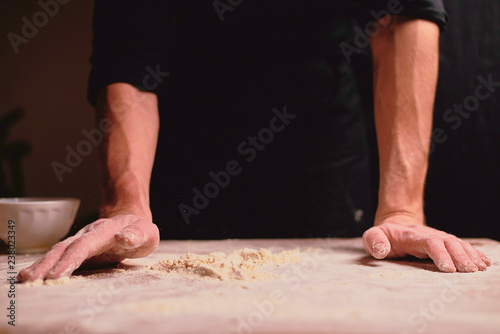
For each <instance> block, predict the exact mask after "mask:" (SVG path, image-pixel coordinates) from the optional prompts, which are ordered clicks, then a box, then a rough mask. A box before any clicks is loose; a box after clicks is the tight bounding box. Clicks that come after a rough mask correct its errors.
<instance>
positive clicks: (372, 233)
mask: <svg viewBox="0 0 500 334" xmlns="http://www.w3.org/2000/svg"><path fill="white" fill-rule="evenodd" d="M363 246H364V247H365V251H366V252H367V253H368V254H370V255H371V256H373V257H374V258H376V259H383V258H385V257H386V256H387V255H388V254H389V253H390V251H391V243H390V242H389V239H388V238H387V235H386V234H385V233H384V231H383V230H382V229H381V228H380V227H378V226H374V227H372V228H370V229H368V230H366V231H365V233H363Z"/></svg>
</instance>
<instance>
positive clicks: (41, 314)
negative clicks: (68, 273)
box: [0, 239, 500, 334]
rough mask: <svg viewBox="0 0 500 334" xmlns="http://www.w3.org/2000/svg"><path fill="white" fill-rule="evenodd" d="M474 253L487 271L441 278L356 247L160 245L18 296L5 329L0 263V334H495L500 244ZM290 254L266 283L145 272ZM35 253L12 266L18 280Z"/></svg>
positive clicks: (420, 265) (499, 318)
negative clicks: (197, 259) (181, 261)
mask: <svg viewBox="0 0 500 334" xmlns="http://www.w3.org/2000/svg"><path fill="white" fill-rule="evenodd" d="M471 242H472V243H473V244H474V245H475V246H476V247H478V248H479V249H480V250H482V251H483V252H484V253H485V254H486V255H487V256H489V257H490V258H491V259H492V261H493V265H492V266H491V267H490V268H489V269H488V270H487V271H486V272H476V273H469V274H464V273H453V274H445V273H440V272H438V271H437V268H436V267H435V266H434V264H433V263H432V262H430V261H427V260H413V259H405V260H398V261H379V260H374V259H372V258H370V257H368V256H366V254H365V253H364V251H363V249H362V245H361V240H360V239H328V240H327V239H302V240H223V241H162V242H161V245H160V247H159V249H158V250H157V251H156V252H155V253H154V254H152V255H151V256H149V257H147V258H145V259H138V260H127V261H125V262H124V264H123V265H120V266H119V267H117V268H109V269H104V270H98V271H85V272H80V273H77V274H76V275H75V276H74V277H73V278H72V279H70V280H68V281H67V282H65V284H62V285H40V286H29V285H26V284H17V285H16V287H15V288H16V298H15V302H16V322H15V324H16V326H15V327H12V326H10V325H8V324H7V321H9V319H8V318H7V317H6V315H7V312H8V310H6V308H7V307H8V306H9V304H8V303H9V298H7V294H8V289H9V285H8V282H7V281H6V279H5V277H6V276H7V272H8V271H9V270H8V267H7V255H2V256H1V266H0V272H1V273H2V277H4V279H2V283H1V284H0V295H1V296H2V297H1V301H2V302H1V307H0V308H1V309H2V310H3V311H2V314H1V317H0V319H2V320H1V323H0V333H54V334H55V333H398V334H406V333H500V266H499V264H498V262H499V260H500V243H499V242H497V241H492V240H488V239H473V240H471ZM245 247H247V248H255V249H259V248H270V249H271V250H272V251H273V252H277V251H281V250H287V249H296V248H299V249H300V250H301V251H302V252H305V254H304V255H305V258H304V259H303V260H301V261H300V262H299V263H297V264H292V265H283V266H280V267H275V268H270V269H269V270H271V271H273V272H274V273H276V274H277V275H278V278H276V279H272V280H268V281H264V282H241V281H220V280H218V279H214V278H206V277H205V278H197V277H190V278H186V277H180V276H179V275H173V274H169V273H166V272H158V271H154V270H151V269H149V268H148V265H152V264H154V263H157V262H158V261H159V260H163V259H166V258H171V259H173V258H177V257H179V256H181V255H184V254H186V253H187V252H192V253H196V254H206V253H209V252H213V251H223V252H226V253H229V252H231V251H233V250H235V249H239V248H245ZM40 256H41V254H33V255H17V258H16V261H17V262H16V271H19V270H20V269H22V268H24V267H26V266H28V265H29V264H30V263H32V262H33V261H34V260H36V259H37V258H39V257H40Z"/></svg>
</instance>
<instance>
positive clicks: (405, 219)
mask: <svg viewBox="0 0 500 334" xmlns="http://www.w3.org/2000/svg"><path fill="white" fill-rule="evenodd" d="M375 225H376V226H374V227H372V228H370V229H368V230H367V231H366V232H365V233H364V234H363V246H364V248H365V250H366V252H367V253H368V254H370V255H371V256H373V257H374V258H376V259H386V258H400V257H405V256H408V255H412V256H415V257H417V258H420V259H425V258H431V259H432V260H433V261H434V263H435V264H436V266H437V267H438V269H439V270H441V271H443V272H448V273H452V272H456V271H459V272H475V271H478V270H481V271H483V270H486V268H487V267H488V266H490V265H491V260H490V259H489V258H488V257H487V256H486V255H484V254H483V253H482V252H481V251H479V250H477V249H476V248H474V247H473V246H472V245H471V244H470V243H468V242H467V241H464V240H461V239H459V238H457V237H456V236H454V235H452V234H448V233H446V232H443V231H439V230H436V229H434V228H432V227H429V226H426V225H425V224H424V223H423V222H422V219H420V218H418V217H417V216H412V215H407V214H394V215H391V216H388V217H386V218H384V219H382V220H381V221H379V222H376V224H375Z"/></svg>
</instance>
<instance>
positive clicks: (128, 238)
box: [116, 232, 135, 246]
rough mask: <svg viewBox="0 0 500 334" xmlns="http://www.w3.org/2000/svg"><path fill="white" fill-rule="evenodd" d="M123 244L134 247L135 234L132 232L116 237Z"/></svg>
mask: <svg viewBox="0 0 500 334" xmlns="http://www.w3.org/2000/svg"><path fill="white" fill-rule="evenodd" d="M116 236H117V237H118V238H119V239H120V242H121V243H122V244H125V245H129V246H130V245H133V244H134V241H135V234H134V233H131V232H120V233H118V234H117V235H116Z"/></svg>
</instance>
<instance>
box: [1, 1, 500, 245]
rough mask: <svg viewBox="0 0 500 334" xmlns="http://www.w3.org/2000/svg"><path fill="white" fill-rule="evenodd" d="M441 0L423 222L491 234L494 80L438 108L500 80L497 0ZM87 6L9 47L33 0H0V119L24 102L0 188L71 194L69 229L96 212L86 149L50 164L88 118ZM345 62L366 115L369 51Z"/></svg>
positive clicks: (497, 129)
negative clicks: (438, 134) (438, 135)
mask: <svg viewBox="0 0 500 334" xmlns="http://www.w3.org/2000/svg"><path fill="white" fill-rule="evenodd" d="M445 5H446V9H447V11H448V13H449V16H450V22H449V25H448V28H447V30H446V31H445V32H444V33H443V34H442V36H441V56H440V57H441V60H440V76H439V83H438V90H437V98H436V106H435V118H434V128H435V129H438V128H440V129H442V131H443V132H444V136H443V138H444V137H445V138H446V140H445V141H444V142H442V143H436V146H435V148H434V151H433V153H432V154H431V157H430V168H429V176H428V181H427V188H426V213H427V219H428V224H429V225H431V226H433V227H437V228H439V229H443V230H445V231H447V232H450V233H453V234H456V235H458V236H461V237H489V238H494V239H497V240H500V229H499V228H498V227H497V225H498V223H499V219H498V217H497V214H496V207H497V206H498V203H500V111H499V110H498V105H499V102H500V101H499V99H500V93H499V91H500V87H498V88H495V91H494V92H493V93H492V94H491V96H490V97H489V98H488V99H486V100H484V101H481V102H480V105H479V108H478V109H477V110H476V111H474V112H472V113H471V115H470V117H468V118H463V119H462V122H461V124H460V126H459V127H457V126H455V127H456V129H454V128H452V125H455V123H450V122H446V121H445V120H444V119H443V115H444V114H445V112H446V110H448V109H449V108H452V107H453V105H454V104H462V103H463V101H464V100H465V99H466V98H467V97H468V96H471V95H472V96H473V95H474V92H475V88H476V86H477V85H478V84H480V81H479V79H478V78H479V77H480V76H482V77H483V78H485V79H487V78H488V76H490V75H492V78H493V81H496V82H499V81H500V66H498V65H500V64H499V62H500V1H491V0H479V1H474V2H471V1H466V0H446V1H445ZM92 6H93V4H92V2H91V1H81V0H73V1H70V2H69V3H68V4H65V5H60V6H59V12H58V13H57V14H56V15H54V17H51V18H49V21H48V23H47V24H46V26H44V27H41V28H39V32H38V33H37V35H36V36H35V37H33V38H32V39H30V40H29V43H28V44H26V45H20V47H19V49H20V51H19V53H18V54H15V53H14V51H13V49H12V47H11V45H10V43H9V41H8V39H7V37H6V36H7V34H8V33H9V32H15V33H17V34H20V30H21V26H22V22H21V18H22V17H23V16H26V17H28V18H29V19H30V20H31V17H32V15H33V14H34V13H36V12H37V11H40V7H39V5H38V4H37V2H36V1H23V2H22V3H21V2H20V1H13V0H0V32H1V36H2V42H0V92H1V93H0V94H1V99H0V120H1V119H4V118H5V117H6V116H7V115H8V114H9V113H10V112H11V111H12V110H14V109H16V108H21V109H23V110H24V113H23V114H24V117H23V118H20V119H18V120H17V121H16V122H15V123H12V124H10V125H9V126H8V129H9V131H7V126H5V127H0V129H1V130H0V131H2V133H0V139H1V141H0V145H1V146H0V154H1V155H0V157H1V159H2V161H1V162H0V163H1V166H2V169H1V170H0V172H1V173H2V174H3V175H4V176H5V178H6V183H0V185H1V188H0V195H1V196H6V195H28V196H72V197H78V198H81V199H82V205H81V208H80V211H79V214H78V218H77V222H76V223H75V227H74V228H73V230H72V231H73V232H74V231H75V230H76V229H78V228H79V227H80V226H82V225H83V224H85V223H88V222H90V221H92V219H94V218H95V217H96V216H97V211H98V205H99V200H100V194H99V188H98V173H97V163H96V155H95V150H94V152H93V153H92V154H91V155H90V156H87V157H85V158H84V159H83V161H82V163H81V164H80V165H79V166H77V167H75V168H74V171H73V172H72V173H69V174H64V180H63V182H59V181H58V180H57V177H56V176H55V173H54V171H53V169H52V166H51V163H52V162H54V161H59V162H63V161H64V159H65V156H66V153H67V152H66V149H65V148H66V146H67V145H69V146H71V147H75V146H76V145H77V143H78V142H79V141H81V140H82V139H85V137H84V136H83V135H82V130H84V129H86V130H90V129H93V128H94V127H95V125H94V121H93V111H92V108H91V106H90V105H89V104H88V102H87V101H86V85H87V76H88V73H89V70H90V65H89V63H88V57H89V55H90V52H91V38H92V33H91V20H92ZM355 64H356V66H357V73H358V85H359V87H360V92H361V94H362V96H363V98H364V101H365V109H366V112H367V113H366V114H367V121H368V123H370V115H371V113H372V111H371V103H370V102H371V94H370V90H371V81H370V80H369V75H367V73H370V64H369V60H368V59H367V58H359V59H357V60H356V61H355ZM371 129H372V134H373V128H371ZM372 143H373V144H375V142H374V141H373V142H372ZM14 144H15V145H14ZM12 146H14V147H18V148H19V151H18V153H19V154H20V157H19V158H18V160H20V162H21V169H20V172H21V174H22V180H21V181H22V182H21V181H19V180H17V181H16V180H14V179H13V178H12V173H11V172H10V171H9V170H8V168H9V166H10V165H9V163H10V162H9V161H12V159H13V158H12V155H10V156H9V157H7V156H6V155H7V153H6V152H7V151H8V150H9V148H10V149H12ZM6 147H7V148H6ZM372 148H373V150H372V164H373V166H374V168H373V177H372V183H373V185H375V186H376V183H377V179H378V172H377V168H376V165H377V163H376V146H374V145H373V146H372ZM374 189H376V188H374ZM373 196H376V193H375V192H374V193H373Z"/></svg>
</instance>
